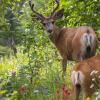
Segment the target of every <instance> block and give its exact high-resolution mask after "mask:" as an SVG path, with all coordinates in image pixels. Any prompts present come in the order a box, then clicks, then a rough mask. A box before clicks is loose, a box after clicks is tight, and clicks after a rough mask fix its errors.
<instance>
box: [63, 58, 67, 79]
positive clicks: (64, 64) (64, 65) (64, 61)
mask: <svg viewBox="0 0 100 100" xmlns="http://www.w3.org/2000/svg"><path fill="white" fill-rule="evenodd" d="M66 67H67V59H63V60H62V78H63V79H64V77H65V76H66Z"/></svg>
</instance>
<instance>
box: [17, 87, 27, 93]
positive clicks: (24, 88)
mask: <svg viewBox="0 0 100 100" xmlns="http://www.w3.org/2000/svg"><path fill="white" fill-rule="evenodd" d="M26 90H27V89H26V86H24V85H22V86H21V87H20V88H19V92H20V94H25V93H26Z"/></svg>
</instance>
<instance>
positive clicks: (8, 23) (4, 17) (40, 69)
mask: <svg viewBox="0 0 100 100" xmlns="http://www.w3.org/2000/svg"><path fill="white" fill-rule="evenodd" d="M32 2H33V3H34V4H35V9H36V10H37V11H38V12H40V13H42V14H43V15H44V16H47V15H49V14H50V12H51V11H52V10H53V8H54V6H56V4H55V2H53V1H52V0H33V1H32ZM61 8H64V16H63V18H62V19H60V20H58V21H57V22H56V24H57V26H59V27H63V26H66V27H78V26H81V25H87V26H92V27H93V28H94V29H95V30H96V31H97V32H98V37H99V35H100V33H99V32H100V29H99V28H100V17H99V15H100V10H99V9H100V0H60V7H59V9H61ZM31 15H34V14H32V11H31V9H30V7H29V4H28V1H27V0H1V1H0V44H2V43H1V42H3V43H4V42H5V40H7V39H9V38H13V39H14V41H15V44H14V46H15V45H17V50H18V53H17V56H16V58H15V57H13V56H10V57H9V59H8V58H7V57H6V56H4V57H3V58H2V57H1V55H5V54H8V55H9V54H11V53H12V52H11V51H10V49H8V47H2V46H0V97H1V96H2V97H3V99H4V100H6V99H8V98H9V99H10V100H20V99H21V100H32V98H35V99H36V100H48V99H50V97H52V98H53V100H55V92H56V90H57V88H59V87H61V85H62V79H61V68H60V60H61V58H60V56H59V54H58V52H57V50H56V48H55V47H54V45H53V44H52V43H51V42H50V40H49V38H48V34H47V33H46V32H45V30H44V29H43V26H42V25H41V23H40V22H39V21H37V20H35V19H32V17H31ZM10 45H12V43H11V44H10ZM7 46H8V45H7ZM97 52H98V53H99V52H100V47H99V48H98V50H97ZM70 66H72V65H71V64H70ZM67 71H68V72H67V73H68V78H67V81H66V82H65V84H67V86H68V87H69V88H71V85H70V77H69V76H70V68H68V70H67ZM26 98H27V99H26Z"/></svg>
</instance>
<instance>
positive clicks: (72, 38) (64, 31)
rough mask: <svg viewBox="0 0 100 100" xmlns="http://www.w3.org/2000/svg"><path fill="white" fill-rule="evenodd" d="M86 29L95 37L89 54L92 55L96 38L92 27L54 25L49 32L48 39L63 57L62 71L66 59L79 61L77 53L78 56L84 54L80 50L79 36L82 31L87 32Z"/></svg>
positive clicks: (94, 50) (95, 45)
mask: <svg viewBox="0 0 100 100" xmlns="http://www.w3.org/2000/svg"><path fill="white" fill-rule="evenodd" d="M87 31H89V34H93V36H94V39H95V40H94V41H95V42H94V44H93V48H92V52H93V54H91V56H94V55H95V52H96V47H97V41H98V40H97V37H96V34H95V32H94V31H93V29H92V28H90V27H87V26H81V27H79V28H58V27H56V26H55V27H54V29H53V32H52V33H51V34H50V39H51V41H52V42H53V43H54V44H55V46H56V47H57V49H58V50H59V52H60V54H61V56H62V58H63V60H62V68H63V72H65V71H66V64H67V60H75V61H80V60H81V59H80V58H79V57H78V55H79V56H80V57H81V56H84V55H85V53H84V52H83V51H82V50H81V43H80V38H81V37H82V35H83V34H84V33H87Z"/></svg>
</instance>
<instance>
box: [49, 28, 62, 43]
mask: <svg viewBox="0 0 100 100" xmlns="http://www.w3.org/2000/svg"><path fill="white" fill-rule="evenodd" d="M60 31H61V28H59V27H57V26H54V28H53V30H52V33H50V35H49V38H50V40H51V41H52V42H53V43H54V44H56V43H57V40H58V37H59V35H60Z"/></svg>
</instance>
